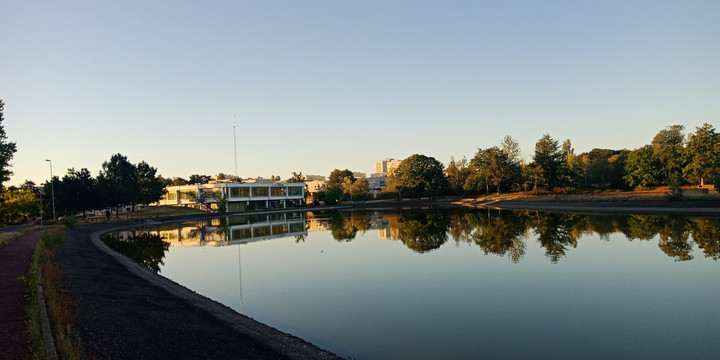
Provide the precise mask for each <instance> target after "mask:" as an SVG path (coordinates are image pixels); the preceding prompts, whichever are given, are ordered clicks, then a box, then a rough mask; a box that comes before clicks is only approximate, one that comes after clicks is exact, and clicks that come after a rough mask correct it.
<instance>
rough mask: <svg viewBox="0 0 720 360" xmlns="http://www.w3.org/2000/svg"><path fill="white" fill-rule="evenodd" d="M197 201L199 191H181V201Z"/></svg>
mask: <svg viewBox="0 0 720 360" xmlns="http://www.w3.org/2000/svg"><path fill="white" fill-rule="evenodd" d="M195 199H197V191H194V190H185V191H180V200H188V201H195Z"/></svg>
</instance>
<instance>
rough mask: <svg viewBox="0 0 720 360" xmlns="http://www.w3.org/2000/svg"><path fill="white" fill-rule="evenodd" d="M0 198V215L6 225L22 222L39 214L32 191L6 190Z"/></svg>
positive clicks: (38, 206)
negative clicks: (0, 214) (0, 201)
mask: <svg viewBox="0 0 720 360" xmlns="http://www.w3.org/2000/svg"><path fill="white" fill-rule="evenodd" d="M0 198H1V199H2V203H1V204H0V213H2V215H3V217H4V218H5V221H6V222H7V223H19V222H24V221H25V220H27V219H28V218H29V217H34V216H37V215H39V213H40V203H39V201H38V198H37V197H36V196H35V194H34V193H33V192H32V191H28V190H7V191H5V192H3V193H2V196H1V197H0Z"/></svg>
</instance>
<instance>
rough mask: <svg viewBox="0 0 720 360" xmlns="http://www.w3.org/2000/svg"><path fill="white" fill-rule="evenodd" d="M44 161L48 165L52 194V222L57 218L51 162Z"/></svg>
mask: <svg viewBox="0 0 720 360" xmlns="http://www.w3.org/2000/svg"><path fill="white" fill-rule="evenodd" d="M45 161H47V162H49V163H50V191H51V194H52V207H53V221H57V216H56V215H55V182H54V181H53V173H52V160H49V159H45Z"/></svg>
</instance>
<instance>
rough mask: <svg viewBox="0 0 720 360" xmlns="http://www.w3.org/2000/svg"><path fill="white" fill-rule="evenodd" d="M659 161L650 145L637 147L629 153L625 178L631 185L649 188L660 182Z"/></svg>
mask: <svg viewBox="0 0 720 360" xmlns="http://www.w3.org/2000/svg"><path fill="white" fill-rule="evenodd" d="M661 176H662V175H661V170H660V163H659V161H658V160H657V159H656V158H655V157H654V156H653V150H652V147H651V146H650V145H647V146H644V147H641V148H638V149H635V150H633V151H631V152H630V153H629V154H628V155H627V161H626V162H625V176H624V177H623V179H624V180H625V181H626V182H627V184H628V185H629V186H630V187H634V188H647V187H649V186H652V185H656V184H659V183H660V178H661Z"/></svg>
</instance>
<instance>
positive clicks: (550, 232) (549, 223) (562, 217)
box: [535, 212, 582, 263]
mask: <svg viewBox="0 0 720 360" xmlns="http://www.w3.org/2000/svg"><path fill="white" fill-rule="evenodd" d="M535 220H536V221H535V234H536V235H537V236H538V241H540V245H541V246H542V247H544V248H545V255H546V256H547V257H548V258H550V261H551V262H553V263H557V262H558V260H560V258H562V257H565V254H566V251H567V247H568V246H572V247H573V248H575V247H577V238H575V237H573V235H572V234H571V229H572V228H573V224H574V223H575V222H577V221H578V220H582V219H581V217H579V216H578V215H574V214H557V213H541V212H538V213H537V214H536V217H535Z"/></svg>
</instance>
